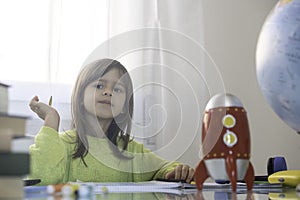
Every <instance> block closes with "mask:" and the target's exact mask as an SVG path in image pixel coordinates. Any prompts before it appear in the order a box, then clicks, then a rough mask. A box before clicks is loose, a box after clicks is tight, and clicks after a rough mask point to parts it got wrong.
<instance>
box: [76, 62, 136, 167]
mask: <svg viewBox="0 0 300 200" xmlns="http://www.w3.org/2000/svg"><path fill="white" fill-rule="evenodd" d="M112 68H116V69H118V70H119V71H120V75H121V76H122V77H121V79H122V81H123V83H124V85H125V87H126V100H125V104H124V109H123V112H122V113H120V114H119V115H118V116H116V117H115V118H114V119H113V120H112V122H111V124H110V126H109V128H108V130H107V133H106V137H107V138H108V140H109V141H110V144H111V145H110V147H111V149H112V150H113V152H114V153H115V155H116V156H118V157H120V158H128V157H127V156H125V155H123V151H125V150H126V149H127V146H128V143H129V141H130V132H131V126H132V122H131V119H132V115H133V86H132V80H131V78H130V76H129V74H128V71H127V70H126V68H125V67H124V66H123V65H122V64H121V63H120V62H118V61H116V60H112V59H107V58H106V59H101V60H96V61H94V62H92V63H90V64H87V65H86V66H85V67H84V68H83V69H82V70H81V72H80V73H79V75H78V77H77V80H76V83H75V86H74V89H73V93H72V101H71V114H72V129H74V130H75V131H76V132H77V136H76V145H75V152H74V153H73V158H74V159H76V158H81V160H82V161H83V163H84V164H85V165H86V163H85V162H84V157H85V156H86V154H87V153H88V151H89V144H88V140H87V136H86V134H87V133H88V132H89V133H92V134H93V135H97V130H93V129H91V128H90V127H91V126H90V124H91V123H96V122H98V121H97V120H96V118H97V117H96V116H95V121H93V122H90V121H88V120H86V117H85V113H86V111H85V108H84V104H83V102H84V99H83V98H84V91H85V88H86V87H87V85H89V84H90V83H91V82H94V81H97V80H99V79H100V78H101V77H102V76H103V75H104V74H105V73H107V72H108V71H110V70H111V69H112ZM99 130H100V127H99ZM119 142H120V144H122V146H121V147H120V146H119V144H118V143H119ZM119 147H120V148H121V149H120V148H119Z"/></svg>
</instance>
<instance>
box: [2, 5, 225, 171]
mask: <svg viewBox="0 0 300 200" xmlns="http://www.w3.org/2000/svg"><path fill="white" fill-rule="evenodd" d="M25 2H26V3H25ZM15 3H18V6H15V5H16V4H15ZM0 9H1V12H0V13H2V15H3V16H1V17H0V20H1V21H0V22H1V26H2V27H3V30H5V31H3V32H2V33H4V34H5V35H2V36H1V37H0V39H1V43H2V44H5V47H3V46H2V47H0V56H1V57H0V67H1V74H0V81H1V80H3V79H9V80H16V81H33V82H40V83H41V82H43V84H45V85H48V88H47V89H45V87H43V88H44V89H39V88H38V89H39V90H40V91H39V92H40V93H39V94H40V95H41V96H42V98H43V97H44V99H45V100H46V99H47V98H48V97H49V96H50V95H54V100H55V101H54V103H58V102H59V101H62V102H63V103H64V104H63V105H57V106H58V107H59V106H61V107H60V108H59V109H61V110H64V112H63V113H62V115H63V116H67V117H69V115H68V114H66V113H68V112H69V110H68V109H66V106H68V103H69V100H70V97H67V96H66V95H69V94H70V93H69V92H62V90H61V88H60V89H58V87H61V85H59V86H58V85H57V84H67V85H68V86H67V87H66V88H67V89H68V90H69V88H70V87H69V86H70V85H71V84H73V83H74V82H75V78H76V76H77V73H78V71H79V70H80V68H81V67H82V65H83V64H84V63H86V62H89V61H91V60H93V59H97V58H103V57H110V58H115V59H118V60H119V61H121V62H122V63H123V64H124V65H125V66H126V67H127V68H128V70H129V71H130V73H131V75H132V78H133V81H134V90H135V104H136V106H135V113H134V114H135V116H134V119H133V120H134V128H133V136H134V137H135V139H137V140H140V141H141V142H143V143H144V144H145V145H146V147H149V148H150V149H152V150H153V151H155V152H156V153H158V154H159V155H161V156H163V157H165V158H167V159H170V160H178V159H179V160H181V161H184V162H187V163H189V164H191V165H195V164H196V163H197V162H198V161H199V159H198V158H199V152H200V144H201V141H200V134H201V133H200V132H201V120H202V114H203V110H204V106H205V104H206V102H207V100H208V98H209V96H210V95H211V94H214V93H216V92H218V91H219V90H220V89H222V85H219V84H218V80H217V79H219V76H218V72H217V71H216V70H215V69H216V67H215V64H214V63H213V61H212V60H211V58H210V56H209V54H208V53H207V52H206V51H205V49H204V48H203V43H204V37H205V36H204V35H203V34H204V30H203V29H204V24H203V10H202V1H199V0H188V1H179V0H175V1H174V0H151V1H150V0H76V1H74V0H48V1H40V0H27V1H23V0H3V1H1V6H0ZM5 10H9V12H7V11H6V12H5ZM14 11H15V12H14ZM6 19H8V20H6ZM7 21H10V22H11V24H13V25H14V26H11V24H9V23H7ZM14 50H15V51H14ZM91 52H92V53H91ZM23 54H25V56H24V55H23ZM8 69H11V70H10V72H9V70H8ZM16 72H17V74H13V73H16ZM25 74H26V75H25ZM210 74H213V76H210V77H214V76H215V77H216V79H215V80H211V79H210V80H207V79H206V78H205V77H206V76H207V75H210ZM24 85H26V84H24ZM35 85H38V84H35ZM35 85H33V86H32V85H31V86H32V87H31V86H30V88H31V91H33V90H35V92H38V91H36V89H37V88H36V86H35ZM49 85H50V87H49ZM14 88H17V87H14ZM27 89H28V88H27ZM21 90H24V88H22V87H21V88H19V90H18V91H21ZM14 94H15V96H14V97H13V98H15V99H20V98H23V100H24V106H23V104H22V105H21V106H20V105H19V106H18V111H19V110H20V109H19V108H20V107H26V108H27V107H28V106H27V103H28V99H30V98H31V97H32V95H35V94H36V93H30V92H28V91H27V92H26V93H24V94H22V95H23V96H22V97H21V96H20V94H19V92H15V93H14ZM64 95H65V96H64ZM59 99H61V100H59ZM24 112H27V113H28V110H26V111H24ZM62 118H63V117H62ZM33 124H36V123H33ZM62 128H63V129H67V128H68V127H62Z"/></svg>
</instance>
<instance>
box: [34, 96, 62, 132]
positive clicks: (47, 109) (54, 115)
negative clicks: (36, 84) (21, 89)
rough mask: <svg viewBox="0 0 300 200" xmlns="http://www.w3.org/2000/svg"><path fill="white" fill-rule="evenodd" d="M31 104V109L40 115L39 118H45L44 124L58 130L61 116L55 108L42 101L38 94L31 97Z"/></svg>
mask: <svg viewBox="0 0 300 200" xmlns="http://www.w3.org/2000/svg"><path fill="white" fill-rule="evenodd" d="M29 106H30V109H31V110H32V111H33V112H35V113H36V114H37V115H38V116H39V118H41V119H42V120H44V126H49V127H51V128H53V129H55V130H58V126H59V120H60V117H59V114H58V112H57V111H56V110H55V108H53V107H51V106H49V105H47V104H45V103H43V102H40V101H39V98H38V97H37V96H35V97H33V98H32V99H31V101H30V103H29Z"/></svg>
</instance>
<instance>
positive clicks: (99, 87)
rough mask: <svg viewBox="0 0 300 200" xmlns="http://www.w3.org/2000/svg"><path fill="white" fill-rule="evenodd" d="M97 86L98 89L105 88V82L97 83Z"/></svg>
mask: <svg viewBox="0 0 300 200" xmlns="http://www.w3.org/2000/svg"><path fill="white" fill-rule="evenodd" d="M96 88H97V89H102V88H104V85H103V84H97V85H96Z"/></svg>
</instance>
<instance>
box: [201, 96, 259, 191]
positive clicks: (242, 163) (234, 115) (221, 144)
mask: <svg viewBox="0 0 300 200" xmlns="http://www.w3.org/2000/svg"><path fill="white" fill-rule="evenodd" d="M202 152H203V159H202V160H201V161H200V162H199V164H198V166H197V167H196V169H195V182H196V185H197V188H198V190H202V185H203V183H204V181H205V180H206V179H207V178H208V177H211V178H213V179H214V180H215V181H230V182H231V186H232V191H233V192H236V186H237V181H245V183H246V185H247V190H252V187H253V182H254V169H253V166H252V164H251V162H250V160H249V159H250V131H249V125H248V120H247V115H246V111H245V109H244V108H243V105H242V103H241V102H240V100H239V99H238V98H237V97H235V96H234V95H232V94H217V95H215V96H213V97H212V98H211V99H210V101H209V102H208V104H207V106H206V108H205V113H204V116H203V123H202Z"/></svg>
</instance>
